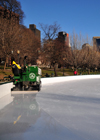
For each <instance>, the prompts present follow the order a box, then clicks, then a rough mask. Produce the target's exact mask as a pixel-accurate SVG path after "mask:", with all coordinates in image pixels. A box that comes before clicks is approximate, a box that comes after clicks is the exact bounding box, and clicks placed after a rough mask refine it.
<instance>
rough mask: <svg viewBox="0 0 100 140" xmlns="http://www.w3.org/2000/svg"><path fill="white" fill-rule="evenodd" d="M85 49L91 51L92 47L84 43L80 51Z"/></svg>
mask: <svg viewBox="0 0 100 140" xmlns="http://www.w3.org/2000/svg"><path fill="white" fill-rule="evenodd" d="M86 48H89V49H92V46H90V44H88V43H85V44H83V45H82V49H86Z"/></svg>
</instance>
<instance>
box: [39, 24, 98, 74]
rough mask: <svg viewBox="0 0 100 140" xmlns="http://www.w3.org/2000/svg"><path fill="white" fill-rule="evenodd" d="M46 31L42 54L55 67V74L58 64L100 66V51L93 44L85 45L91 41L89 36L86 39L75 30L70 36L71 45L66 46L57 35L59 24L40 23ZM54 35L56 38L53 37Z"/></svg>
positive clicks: (86, 66)
mask: <svg viewBox="0 0 100 140" xmlns="http://www.w3.org/2000/svg"><path fill="white" fill-rule="evenodd" d="M40 25H41V28H42V30H43V32H44V38H43V46H42V55H43V57H42V58H43V60H44V63H45V64H46V65H47V64H48V63H49V65H50V66H53V67H54V72H55V76H56V75H57V72H56V65H57V64H58V65H60V66H66V67H67V68H68V67H73V68H76V69H78V68H83V69H86V68H87V69H88V70H89V72H90V69H95V68H100V53H99V52H98V51H96V49H94V47H93V46H90V45H88V46H85V47H83V48H82V45H83V44H84V43H90V44H91V42H90V40H89V37H88V36H87V37H86V39H85V38H84V37H82V35H81V34H80V35H77V34H76V33H75V32H73V33H72V35H71V36H70V44H71V47H69V46H65V43H64V42H63V41H62V40H58V39H57V38H56V37H57V36H56V35H57V34H58V31H59V29H60V28H59V27H60V26H59V25H57V24H56V23H54V24H53V25H52V26H51V25H43V24H40ZM53 37H54V38H53Z"/></svg>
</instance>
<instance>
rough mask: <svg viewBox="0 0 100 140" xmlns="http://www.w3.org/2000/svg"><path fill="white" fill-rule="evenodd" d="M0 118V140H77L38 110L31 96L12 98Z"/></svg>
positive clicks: (47, 115)
mask: <svg viewBox="0 0 100 140" xmlns="http://www.w3.org/2000/svg"><path fill="white" fill-rule="evenodd" d="M0 114H1V112H0ZM0 116H1V117H0V140H33V139H34V140H37V139H38V140H42V139H43V140H51V139H55V140H56V139H57V140H63V139H64V140H66V138H67V137H69V138H70V139H72V140H75V139H77V140H78V136H76V135H75V134H74V133H72V132H71V131H69V130H68V129H67V128H66V127H63V126H62V125H60V124H59V123H58V122H57V121H56V120H55V119H53V117H51V116H50V115H49V114H47V113H46V112H44V111H43V110H42V109H40V107H39V105H38V103H37V101H36V97H35V96H33V95H28V96H24V97H23V96H19V97H14V99H13V102H12V103H11V104H10V105H9V106H7V107H5V108H4V111H3V114H2V115H0ZM81 140H82V138H81Z"/></svg>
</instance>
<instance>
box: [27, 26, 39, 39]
mask: <svg viewBox="0 0 100 140" xmlns="http://www.w3.org/2000/svg"><path fill="white" fill-rule="evenodd" d="M29 29H31V30H32V31H33V32H34V34H35V36H36V37H37V38H38V39H39V40H41V31H40V30H38V29H37V28H36V25H35V24H30V25H29Z"/></svg>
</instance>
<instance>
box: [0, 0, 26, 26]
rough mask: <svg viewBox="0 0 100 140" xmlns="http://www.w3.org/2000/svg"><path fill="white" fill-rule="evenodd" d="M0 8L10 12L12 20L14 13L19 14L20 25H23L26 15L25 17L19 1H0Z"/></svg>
mask: <svg viewBox="0 0 100 140" xmlns="http://www.w3.org/2000/svg"><path fill="white" fill-rule="evenodd" d="M0 6H2V7H4V8H5V10H9V12H10V18H11V17H12V13H16V14H18V15H19V22H20V24H22V23H23V18H24V17H25V15H24V12H23V10H22V8H21V4H20V2H19V1H17V0H0ZM5 12H6V11H5Z"/></svg>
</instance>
